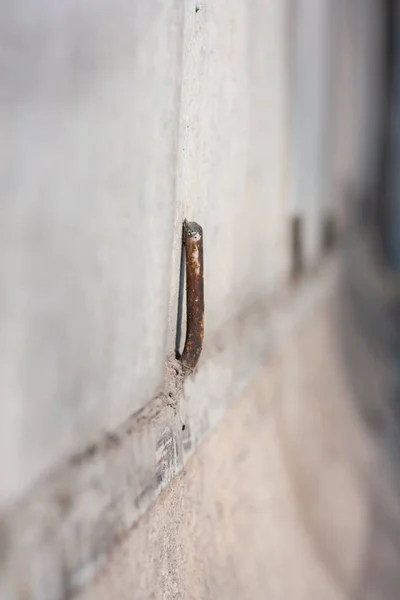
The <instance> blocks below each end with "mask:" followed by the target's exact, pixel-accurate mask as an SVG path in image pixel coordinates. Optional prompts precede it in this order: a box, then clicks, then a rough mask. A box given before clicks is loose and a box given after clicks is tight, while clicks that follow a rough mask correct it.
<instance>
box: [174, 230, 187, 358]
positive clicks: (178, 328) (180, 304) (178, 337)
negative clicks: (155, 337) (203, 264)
mask: <svg viewBox="0 0 400 600" xmlns="http://www.w3.org/2000/svg"><path fill="white" fill-rule="evenodd" d="M184 291H185V245H184V243H183V228H182V243H181V264H180V269H179V291H178V312H177V316H176V336H175V357H176V358H177V359H179V358H180V357H181V354H180V347H181V339H182V311H183V295H184Z"/></svg>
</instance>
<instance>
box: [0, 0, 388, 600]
mask: <svg viewBox="0 0 400 600" xmlns="http://www.w3.org/2000/svg"><path fill="white" fill-rule="evenodd" d="M383 7H384V4H383V2H380V1H379V0H337V1H336V0H335V1H333V0H332V1H330V0H281V1H277V0H249V1H248V0H231V1H230V2H226V1H225V0H213V1H210V0H199V2H198V3H197V4H196V3H195V2H191V1H188V0H185V2H180V1H178V0H163V1H162V2H160V1H158V0H149V1H147V2H140V1H139V0H135V1H126V0H116V1H114V2H112V3H111V2H108V1H107V0H101V1H100V2H92V1H91V0H85V1H84V2H76V1H72V2H57V3H52V2H48V1H47V0H40V1H38V2H35V3H31V2H28V1H26V0H21V1H18V2H14V3H5V4H4V5H3V6H2V10H1V11H0V29H1V38H2V48H1V60H0V72H1V81H2V86H1V87H2V92H1V110H0V119H1V123H2V131H3V135H2V140H1V142H0V144H1V161H0V164H1V170H2V176H1V186H2V189H1V198H2V199H1V201H0V231H1V236H0V243H1V252H0V283H1V289H2V294H1V300H0V330H1V335H0V390H1V392H0V393H1V416H0V514H1V521H0V545H1V556H2V561H1V579H0V581H1V584H0V589H1V592H2V598H3V597H4V598H10V599H11V598H16V599H17V598H18V599H21V600H22V598H23V599H31V598H32V599H33V598H34V599H39V598H57V599H60V600H61V599H62V598H66V597H69V596H72V595H74V594H76V593H78V592H80V591H82V590H83V589H86V593H87V594H88V597H89V598H92V597H93V598H98V597H99V596H100V597H104V598H111V597H112V598H114V599H116V600H117V599H118V598H121V599H122V598H217V597H221V598H233V597H243V598H245V597H246V598H247V597H249V598H250V597H251V598H258V597H259V598H266V597H271V598H296V600H297V599H298V598H302V597H304V598H310V597H319V598H331V597H332V598H339V597H347V596H345V595H340V594H345V593H346V590H347V589H352V586H356V587H357V585H358V579H357V577H358V575H359V571H360V569H361V567H360V566H359V556H360V555H361V554H363V551H364V549H365V547H364V545H363V543H364V537H363V536H367V533H365V528H367V526H368V524H369V517H368V514H367V513H368V511H367V509H365V510H364V508H365V507H364V500H363V495H362V493H359V490H358V487H357V485H358V483H357V484H356V483H354V484H353V479H352V475H348V474H347V471H345V472H344V474H343V473H342V471H340V468H339V472H340V475H338V481H339V482H340V483H338V485H340V486H342V487H341V489H342V490H343V497H345V498H347V500H346V502H348V503H349V504H346V505H345V506H342V505H341V508H337V507H336V505H335V506H332V511H333V512H339V513H340V512H341V511H345V512H346V511H347V508H346V506H352V508H351V509H349V514H351V515H354V514H355V515H356V516H357V515H358V517H357V518H358V519H359V522H358V521H357V519H355V520H354V519H350V521H351V525H349V524H347V521H346V524H345V525H343V523H342V521H340V523H339V524H337V529H338V530H339V531H340V530H341V529H340V527H342V529H343V531H346V530H347V529H348V528H349V527H350V529H351V531H352V533H351V536H352V537H351V540H353V541H349V542H348V545H349V548H350V549H349V550H348V552H347V554H346V553H345V552H344V551H343V553H342V554H344V555H345V557H344V558H343V561H342V562H340V560H339V566H338V572H339V575H340V576H338V577H339V579H340V581H341V583H340V585H339V584H337V582H336V583H335V582H333V583H332V579H331V576H330V575H329V574H327V573H326V572H325V570H324V567H323V565H322V566H321V564H319V563H318V561H317V562H316V559H315V556H314V555H313V552H312V551H311V550H310V543H309V541H304V539H303V529H302V527H303V526H302V525H300V522H301V518H300V516H299V514H298V512H296V511H298V509H297V508H296V506H297V504H296V502H297V500H296V498H297V493H298V491H296V490H294V491H293V489H292V488H291V484H290V483H289V482H290V476H289V475H287V474H286V475H282V471H284V470H285V469H288V466H287V465H288V460H289V459H288V458H287V456H286V458H285V456H284V455H285V452H284V451H283V450H279V448H280V446H279V444H282V440H281V437H282V436H283V437H284V438H285V439H286V438H287V439H289V440H292V441H293V440H295V441H296V440H297V442H298V441H299V437H302V435H303V433H302V432H303V427H304V430H305V431H306V432H307V434H306V438H307V443H304V446H303V445H302V444H300V443H297V442H296V444H297V445H296V444H295V448H296V452H295V454H297V455H302V453H304V456H309V454H308V453H311V454H312V453H313V452H315V453H317V454H318V453H319V454H320V456H321V457H322V458H321V461H320V462H318V461H317V462H318V464H317V463H316V464H315V465H313V466H312V467H310V466H309V464H308V462H307V461H306V463H304V464H306V465H308V466H307V469H308V468H309V469H311V471H310V472H312V473H314V472H315V473H320V471H322V472H323V471H324V469H325V467H324V462H323V458H324V456H325V455H324V453H323V452H322V450H321V448H320V446H319V445H318V444H319V443H321V444H322V441H321V440H322V437H324V436H325V435H326V436H327V438H328V439H330V438H329V435H328V433H327V432H328V431H330V430H331V426H330V424H331V423H333V422H336V421H335V419H337V426H338V427H339V428H342V427H343V422H344V421H347V420H348V419H350V421H351V418H350V417H348V415H347V413H346V410H347V409H346V408H345V406H347V405H346V402H344V400H343V398H345V397H346V394H347V393H348V391H346V390H347V388H346V385H345V382H344V375H343V373H342V372H341V370H340V368H339V367H337V365H336V362H335V360H336V359H334V350H333V349H332V348H331V342H330V339H331V337H332V336H333V333H332V331H331V329H330V320H331V317H330V312H329V305H330V298H331V297H332V295H333V290H334V289H335V285H336V283H335V282H336V277H337V275H336V271H335V261H334V260H332V259H329V260H328V259H327V258H326V250H327V249H329V248H330V247H332V246H333V245H334V242H335V240H336V239H337V238H338V237H340V235H341V233H342V232H343V231H344V230H345V228H346V223H347V221H346V206H347V202H348V201H349V200H351V199H353V198H355V197H357V198H358V197H361V196H365V195H366V194H367V193H369V192H370V190H371V189H375V188H376V185H377V183H376V182H377V180H378V173H377V170H378V167H377V161H378V159H377V153H378V150H379V143H380V136H381V131H382V119H383V117H382V115H383V113H384V108H383V106H384V100H385V98H384V97H383V91H384V81H383V79H384V65H385V62H384V60H385V54H384V52H385V47H384V39H385V20H384V11H383ZM374 186H375V188H374ZM184 218H187V219H189V220H195V221H198V222H199V223H200V224H201V225H202V227H203V229H204V251H205V294H206V298H205V301H206V313H205V323H206V334H205V342H204V349H203V355H202V358H201V361H200V365H199V368H198V371H197V372H196V373H195V374H194V375H192V376H191V377H189V378H187V379H186V380H185V382H182V377H181V373H180V367H179V364H178V363H177V362H176V361H175V358H174V344H175V333H176V331H175V329H176V313H177V301H178V300H177V295H178V287H179V264H180V255H181V224H182V220H183V219H184ZM302 348H305V350H304V352H303V351H302ZM330 356H331V358H329V357H330ZM335 365H336V366H335ZM322 372H325V376H326V380H327V381H329V382H330V383H326V382H324V380H321V376H322V375H321V374H322ZM296 373H297V375H296ZM307 373H308V375H307V376H306V375H305V374H307ZM314 376H315V383H314V384H313V383H312V382H313V381H314ZM325 376H324V377H325ZM304 378H305V379H306V383H304V382H303V384H302V383H301V381H303V380H304ZM302 386H303V387H302ZM249 390H250V391H249ZM339 397H340V400H338V398H339ZM285 399H286V400H285ZM336 400H338V405H339V407H340V406H342V405H343V407H344V408H343V410H342V409H341V408H338V409H337V410H338V411H339V412H338V415H339V416H338V415H336V416H333V415H332V414H331V413H330V412H329V410H328V413H327V415H325V416H324V417H323V418H321V419H318V418H317V420H316V422H314V421H313V420H312V419H311V420H310V421H309V420H308V419H309V416H310V411H315V410H316V411H317V414H318V410H321V411H322V413H323V411H324V409H321V408H319V409H318V407H320V406H323V405H325V404H326V403H327V402H329V403H333V404H335V403H336ZM236 401H239V403H237V402H236ZM287 403H288V406H291V407H295V408H294V410H295V413H294V414H292V413H290V415H292V416H291V417H290V418H289V417H287V419H286V417H285V418H284V417H282V419H283V422H284V423H286V424H287V423H291V424H292V425H293V428H292V429H291V426H288V430H287V431H286V430H285V431H286V433H282V431H281V430H279V427H278V425H277V422H278V421H276V419H277V416H276V415H277V414H279V411H280V410H281V409H280V408H279V407H285V406H286V404H287ZM296 407H297V408H296ZM282 410H283V409H282ZM297 411H298V412H297ZM343 411H344V412H343ZM322 413H321V414H322ZM282 414H283V415H285V414H286V413H285V411H284V410H283V413H282ZM324 414H325V413H324ZM345 414H346V417H345V416H344V415H345ZM301 415H303V417H301ZM307 415H309V416H307ZM310 418H311V417H310ZM354 418H355V417H354ZM228 423H230V425H229V427H228V425H227V424H228ZM211 431H213V433H212V436H211V437H209V434H210V432H211ZM353 433H354V432H352V433H351V435H350V433H349V435H350V437H351V436H352V435H353ZM360 435H361V434H360ZM285 436H286V437H285ZM296 436H297V437H296ZM313 438H315V442H314V445H313V443H312V441H311V440H312V439H313ZM346 439H347V438H346ZM204 440H206V441H204ZM279 440H281V441H279ZM318 440H319V441H318ZM328 445H329V444H328ZM345 446H346V445H345V444H344V447H345ZM282 447H284V448H286V447H287V445H286V442H285V443H284V444H283V446H282ZM352 448H353V447H352ZM353 450H354V449H353ZM353 450H349V453H350V454H349V456H350V455H351V456H353V454H352V452H353ZM282 452H283V454H282ZM357 452H358V450H357V451H356V450H354V453H355V454H356V455H357V457H358V454H357ZM371 452H372V451H371ZM311 454H310V455H311ZM193 455H194V458H191V457H192V456H193ZM339 455H340V458H339V459H338V461H339V464H340V465H343V464H344V463H345V462H346V461H347V459H346V454H343V455H342V454H340V453H339ZM368 456H369V455H368ZM364 459H365V457H364V456H363V457H362V459H361V458H357V459H356V458H354V461H353V463H354V472H356V473H358V469H359V465H360V461H361V463H362V465H364V462H362V461H363V460H364ZM307 460H308V459H307ZM351 460H352V459H351ZM351 460H350V464H352V465H353V463H352V462H351ZM365 460H366V461H367V462H368V460H367V459H365ZM285 461H286V462H285ZM289 462H290V460H289ZM372 462H373V461H372ZM368 464H369V463H368ZM374 464H375V463H374ZM285 465H286V466H285ZM186 468H187V469H188V470H187V472H186ZM360 468H361V467H360ZM289 471H290V469H289ZM295 471H296V473H300V475H299V477H300V481H303V479H302V475H301V473H303V471H302V470H301V469H300V467H298V466H297V467H296V468H295ZM355 477H356V478H357V477H358V475H357V476H355ZM349 481H350V483H349ZM357 481H358V479H357ZM171 482H172V484H171ZM346 482H347V483H346ZM314 484H315V481H314V479H313V480H312V482H309V483H307V485H306V488H307V489H313V487H312V486H313V485H314ZM307 486H311V487H310V488H309V487H307ZM346 486H347V487H346ZM165 488H168V489H167V491H163V490H165ZM353 488H354V489H353ZM326 489H330V488H329V486H328V484H327V488H326ZM335 489H336V488H332V489H331V492H330V493H329V495H328V497H327V499H326V498H325V496H324V502H325V500H326V502H328V505H329V506H330V504H329V502H335V498H336V496H335V492H334V490H335ZM354 490H355V491H354ZM160 493H162V494H161V496H160ZM321 494H322V492H321ZM322 495H323V494H322ZM329 498H330V500H329ZM352 503H353V504H352ZM150 507H152V508H151V510H150V512H148V511H149V509H150ZM363 507H364V508H363ZM145 513H146V517H145V518H144V519H142V520H141V521H140V522H139V525H138V526H137V527H138V528H136V529H133V530H132V527H134V526H135V525H137V523H138V520H139V519H140V518H141V517H142V516H143V515H144V514H145ZM354 523H355V524H354ZM325 525H326V523H325V521H323V526H322V529H323V528H324V527H325ZM129 531H131V533H130V534H129V537H128V538H127V537H126V536H127V533H128V532H129ZM121 538H124V539H125V542H124V544H125V546H124V549H122V550H121V546H119V550H118V551H117V553H116V555H112V556H114V558H110V552H111V551H112V550H113V549H114V548H115V547H116V544H117V542H118V540H121ZM253 543H254V548H253ZM118 552H119V554H118ZM317 554H318V553H317ZM339 554H340V552H339ZM335 556H336V554H335ZM300 557H302V558H300ZM214 559H215V560H214ZM317 563H318V564H317ZM104 569H105V570H104ZM287 569H288V571H287V572H288V573H290V577H287V576H286V570H287ZM99 573H102V575H101V576H100V579H98V577H99ZM355 573H357V577H356V575H355ZM95 578H97V579H96V581H97V583H96V584H93V581H94V580H95ZM290 580H291V581H290ZM356 580H357V581H356ZM355 581H356V583H354V582H355ZM343 582H344V583H343ZM93 585H96V586H97V587H91V586H93ZM360 585H361V584H360ZM343 586H344V591H343V589H342V588H343ZM250 590H252V591H250ZM267 592H268V594H269V595H268V594H267ZM235 594H236V595H235ZM266 594H267V595H266ZM84 597H85V598H86V596H84ZM366 597H367V596H364V598H366Z"/></svg>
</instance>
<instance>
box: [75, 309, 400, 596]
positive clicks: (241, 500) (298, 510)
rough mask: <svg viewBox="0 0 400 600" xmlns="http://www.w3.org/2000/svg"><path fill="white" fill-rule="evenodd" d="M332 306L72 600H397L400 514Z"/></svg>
mask: <svg viewBox="0 0 400 600" xmlns="http://www.w3.org/2000/svg"><path fill="white" fill-rule="evenodd" d="M331 311H332V306H331V304H330V303H326V304H325V306H322V308H321V309H319V310H318V311H316V312H315V313H314V314H313V315H312V316H311V317H310V318H308V319H307V320H305V322H304V323H303V325H302V327H301V328H300V329H299V330H298V331H297V333H295V334H294V335H293V336H292V337H291V338H290V339H288V340H287V341H286V342H285V344H284V345H283V346H282V348H281V350H280V352H279V354H278V355H277V357H276V359H275V360H274V361H273V363H271V364H269V365H268V368H266V369H265V371H264V372H263V374H262V375H261V376H260V377H259V378H258V380H257V381H256V382H255V383H254V385H253V386H252V387H251V389H249V391H248V392H247V393H246V395H245V396H244V397H243V399H242V400H241V401H240V402H239V403H238V404H236V406H235V407H234V408H233V409H232V410H231V411H230V412H229V413H228V414H227V416H226V418H225V419H224V420H223V422H222V423H221V424H220V426H219V427H218V428H217V429H216V430H214V432H213V434H212V435H211V437H210V438H209V439H208V440H207V441H206V443H205V444H204V445H203V446H202V448H201V449H200V451H199V452H198V453H197V454H196V455H195V456H194V457H193V458H192V459H191V461H190V462H189V463H188V466H187V470H186V471H185V472H184V473H182V474H181V475H179V476H178V478H177V479H176V480H175V481H174V482H173V484H172V485H171V486H170V487H169V488H168V489H167V490H166V491H165V492H164V493H163V494H162V496H161V497H160V498H159V499H158V501H157V503H156V505H155V506H154V507H153V508H152V509H151V510H150V511H149V512H148V513H147V515H145V516H144V517H143V518H142V519H141V520H140V521H139V523H138V524H137V526H136V527H135V528H134V529H133V530H132V531H131V532H130V533H129V534H128V535H127V536H126V537H125V539H123V540H122V541H121V542H120V544H119V546H118V547H116V548H115V551H114V552H113V553H112V555H111V557H110V560H109V562H108V565H107V567H106V568H105V569H104V570H103V572H102V573H101V574H100V575H99V577H98V578H97V580H96V581H95V582H94V583H93V584H92V585H91V586H90V587H88V588H87V589H86V591H85V592H84V593H82V594H81V595H80V596H79V600H95V599H96V600H108V599H109V598H113V600H122V599H126V598H130V599H136V598H137V599H150V598H152V599H163V600H165V599H169V598H174V599H178V598H185V599H186V598H193V599H200V598H201V599H205V598H210V599H212V598H221V599H223V598H226V599H232V598H240V599H242V598H243V599H244V598H249V599H257V598H259V599H260V600H261V599H262V600H264V599H266V598H268V599H274V600H275V599H282V600H290V599H293V600H299V599H304V600H309V599H310V598H318V599H321V600H322V599H323V600H330V599H332V600H334V599H335V600H338V599H345V598H346V599H350V598H351V599H360V600H361V599H362V600H366V599H380V598H393V599H394V598H397V597H398V589H399V585H400V574H399V572H398V569H397V565H398V560H399V557H400V554H399V551H400V545H399V540H400V538H399V534H398V522H399V516H400V514H399V506H398V503H397V496H396V493H395V490H394V487H393V481H392V479H391V476H390V471H389V466H388V461H387V459H386V456H385V454H384V451H383V450H382V446H381V445H380V444H379V443H378V440H377V439H375V438H374V436H373V435H372V433H371V432H370V431H369V430H368V429H367V428H366V426H365V425H364V423H363V421H362V420H361V417H360V412H359V411H358V410H357V403H356V402H355V401H354V400H355V399H354V397H353V395H352V389H351V387H350V386H349V384H348V380H347V379H346V376H345V370H344V368H343V364H342V362H341V358H340V346H339V344H338V342H337V339H336V338H337V328H336V326H335V321H334V319H332V314H331Z"/></svg>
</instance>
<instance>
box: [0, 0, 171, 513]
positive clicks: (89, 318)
mask: <svg viewBox="0 0 400 600" xmlns="http://www.w3.org/2000/svg"><path fill="white" fill-rule="evenodd" d="M181 13H182V11H181V8H180V6H179V3H178V2H176V1H175V0H167V1H165V2H157V1H155V0H153V1H149V2H142V1H140V0H139V1H136V2H130V1H126V0H117V1H116V2H112V3H110V2H108V0H100V1H99V2H95V3H93V2H91V0H84V1H83V2H81V1H79V2H78V1H74V0H73V1H72V2H69V1H68V2H63V1H61V2H56V3H51V2H48V1H47V0H41V1H39V2H35V3H34V4H32V3H31V2H29V1H26V0H22V2H19V3H18V4H9V5H8V6H7V8H5V9H4V10H3V11H2V13H1V15H0V31H1V35H2V39H3V42H4V47H3V50H2V59H1V65H0V73H1V80H2V88H3V94H2V105H1V111H0V120H1V126H2V131H3V135H2V141H1V145H0V151H1V161H0V164H1V182H2V184H1V185H2V188H1V198H2V200H1V203H0V223H1V225H0V226H1V252H0V285H1V289H2V300H1V307H0V326H1V330H2V335H1V338H0V390H1V406H2V416H1V420H0V505H1V506H3V505H4V504H6V503H8V502H10V501H11V500H13V499H14V498H15V497H16V496H17V495H18V494H22V492H23V491H24V490H26V489H27V487H28V486H29V484H31V483H32V482H33V481H34V480H36V479H37V478H38V477H39V476H40V475H41V474H42V473H43V472H45V471H46V469H48V468H49V467H50V466H53V465H54V464H55V463H56V462H57V460H60V459H62V458H63V457H65V456H67V455H70V454H72V453H75V452H77V451H79V450H81V449H83V448H84V447H85V446H86V445H87V444H89V443H90V442H91V441H93V440H94V439H96V438H97V437H98V436H99V435H100V433H101V432H102V431H104V430H112V429H114V428H115V427H116V426H117V425H119V424H120V423H121V422H123V421H124V420H125V419H126V418H127V417H128V416H130V415H131V414H132V413H133V412H134V411H135V410H138V409H140V408H141V407H142V406H143V404H144V403H145V402H148V401H149V399H151V398H152V397H153V396H154V395H155V394H157V393H158V392H159V390H160V388H161V387H162V384H163V370H164V360H165V338H166V322H167V311H168V299H169V281H170V264H171V246H172V235H173V219H174V201H175V197H174V192H175V170H176V161H175V159H176V143H177V134H178V120H179V119H178V111H179V99H180V96H179V90H180V76H181V68H180V66H181V40H182V20H181ZM144 273H146V276H144ZM50 449H51V450H50Z"/></svg>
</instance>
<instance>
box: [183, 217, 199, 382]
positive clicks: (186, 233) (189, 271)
mask: <svg viewBox="0 0 400 600" xmlns="http://www.w3.org/2000/svg"><path fill="white" fill-rule="evenodd" d="M183 243H184V244H185V250H186V340H185V347H184V349H183V352H182V355H181V361H182V364H183V366H184V367H186V368H187V369H189V370H190V371H193V370H194V369H195V368H196V365H197V363H198V361H199V358H200V354H201V350H202V347H203V338H204V279H203V277H204V271H203V229H202V228H201V227H200V225H198V223H195V222H194V221H191V222H189V221H186V219H185V220H184V222H183Z"/></svg>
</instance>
